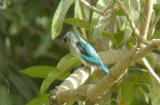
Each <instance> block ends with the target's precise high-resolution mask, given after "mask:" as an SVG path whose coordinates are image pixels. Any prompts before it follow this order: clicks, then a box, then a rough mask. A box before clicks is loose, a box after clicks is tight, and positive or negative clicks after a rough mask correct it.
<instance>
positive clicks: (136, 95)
mask: <svg viewBox="0 0 160 105" xmlns="http://www.w3.org/2000/svg"><path fill="white" fill-rule="evenodd" d="M152 85H153V83H152V78H151V77H150V75H149V74H148V72H147V71H145V70H129V71H128V73H127V74H126V75H124V77H123V81H122V83H121V97H122V100H123V101H125V103H127V105H149V97H148V90H149V88H150V87H151V86H152Z"/></svg>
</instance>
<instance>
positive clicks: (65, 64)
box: [57, 53, 81, 71]
mask: <svg viewBox="0 0 160 105" xmlns="http://www.w3.org/2000/svg"><path fill="white" fill-rule="evenodd" d="M80 64H81V63H80V62H79V60H78V59H77V58H75V57H74V56H72V54H70V53H69V54H67V55H66V56H64V57H63V58H62V59H61V60H60V61H59V63H58V64H57V69H58V70H60V71H68V70H71V69H72V68H75V67H78V66H79V65H80Z"/></svg>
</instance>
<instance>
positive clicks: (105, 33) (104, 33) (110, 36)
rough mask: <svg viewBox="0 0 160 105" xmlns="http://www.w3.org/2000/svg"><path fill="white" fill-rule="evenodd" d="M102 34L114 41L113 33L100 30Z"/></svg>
mask: <svg viewBox="0 0 160 105" xmlns="http://www.w3.org/2000/svg"><path fill="white" fill-rule="evenodd" d="M102 35H104V36H106V37H107V38H108V39H110V40H112V41H115V39H114V37H113V35H111V34H109V33H107V32H105V31H103V32H102Z"/></svg>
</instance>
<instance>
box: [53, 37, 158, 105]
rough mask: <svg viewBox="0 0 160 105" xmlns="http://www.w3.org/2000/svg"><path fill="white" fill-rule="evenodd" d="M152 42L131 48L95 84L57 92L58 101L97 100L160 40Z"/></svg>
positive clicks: (156, 45)
mask: <svg viewBox="0 0 160 105" xmlns="http://www.w3.org/2000/svg"><path fill="white" fill-rule="evenodd" d="M151 43H152V44H151V45H150V46H146V47H144V48H142V49H140V50H139V51H138V52H136V51H137V49H135V48H133V49H132V50H130V51H129V53H128V54H127V55H125V56H124V57H123V58H122V59H121V60H120V61H119V63H117V64H116V65H115V66H114V67H113V68H112V69H111V72H110V73H109V74H108V75H106V76H105V77H104V78H102V79H101V80H99V81H98V82H96V83H95V84H94V85H93V84H91V85H85V86H82V87H80V88H78V89H71V90H66V91H62V92H60V93H58V94H56V97H57V99H58V102H68V101H77V100H81V99H82V100H83V99H89V100H92V101H94V100H96V99H97V98H98V96H100V95H102V94H103V93H104V91H106V90H108V89H109V88H111V87H112V86H113V84H114V83H115V82H116V81H117V80H118V79H119V78H120V77H121V76H122V75H123V74H124V73H125V71H126V70H127V68H128V67H129V66H130V65H132V64H133V63H134V62H136V61H137V60H138V59H140V58H142V57H143V56H145V55H146V54H148V53H149V52H151V51H152V50H154V49H156V48H158V47H159V45H160V40H152V41H151ZM54 105H55V104H54Z"/></svg>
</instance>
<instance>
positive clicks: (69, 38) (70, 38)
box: [63, 31, 77, 45]
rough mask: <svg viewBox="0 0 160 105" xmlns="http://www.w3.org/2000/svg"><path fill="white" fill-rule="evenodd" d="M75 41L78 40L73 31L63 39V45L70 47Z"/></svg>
mask: <svg viewBox="0 0 160 105" xmlns="http://www.w3.org/2000/svg"><path fill="white" fill-rule="evenodd" d="M73 40H77V36H76V33H75V32H73V31H69V32H67V33H66V34H65V36H64V37H63V45H68V44H69V43H71V41H72V42H73Z"/></svg>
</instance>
